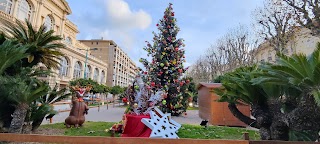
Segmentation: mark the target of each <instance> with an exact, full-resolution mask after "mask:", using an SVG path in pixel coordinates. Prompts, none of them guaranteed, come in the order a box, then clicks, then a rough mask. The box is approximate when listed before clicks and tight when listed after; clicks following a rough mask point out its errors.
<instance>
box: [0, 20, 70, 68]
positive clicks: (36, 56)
mask: <svg viewBox="0 0 320 144" xmlns="http://www.w3.org/2000/svg"><path fill="white" fill-rule="evenodd" d="M2 22H3V24H4V27H2V31H3V32H4V33H6V35H7V36H8V37H9V38H10V39H13V40H15V41H17V42H18V43H20V44H22V45H29V46H28V49H27V51H26V53H28V54H29V56H28V58H27V59H24V61H23V66H24V67H26V66H27V67H33V66H35V65H37V64H39V63H42V64H44V65H45V66H46V67H47V68H48V69H50V68H54V69H58V68H59V62H60V61H59V60H60V57H61V56H63V54H62V53H61V51H59V49H61V48H65V45H64V44H62V43H61V42H60V40H62V38H61V37H60V36H58V35H53V34H54V31H53V30H47V28H46V26H45V25H44V24H42V25H41V26H40V27H39V29H35V27H33V26H32V24H31V22H29V21H27V20H26V21H25V24H24V23H22V22H20V21H18V20H17V21H16V24H15V23H12V22H9V21H5V20H2Z"/></svg>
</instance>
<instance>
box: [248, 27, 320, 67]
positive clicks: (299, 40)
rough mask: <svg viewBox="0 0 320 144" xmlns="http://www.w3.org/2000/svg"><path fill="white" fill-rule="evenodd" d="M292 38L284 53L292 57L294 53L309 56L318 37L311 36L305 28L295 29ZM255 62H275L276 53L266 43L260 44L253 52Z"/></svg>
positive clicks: (319, 38)
mask: <svg viewBox="0 0 320 144" xmlns="http://www.w3.org/2000/svg"><path fill="white" fill-rule="evenodd" d="M294 31H295V33H294V36H293V38H292V39H291V40H290V41H289V42H288V43H287V45H286V48H285V49H284V53H285V54H287V55H292V54H294V53H303V54H306V55H309V54H311V53H312V52H313V51H314V50H315V48H316V45H317V43H318V42H320V37H317V36H313V35H311V30H309V29H307V28H299V27H297V28H295V29H294ZM254 55H255V58H254V60H255V62H272V63H273V62H275V60H276V51H275V50H274V49H273V47H271V46H270V44H269V43H268V42H267V41H266V42H264V43H262V44H261V45H260V46H259V47H258V48H257V49H256V50H255V51H254Z"/></svg>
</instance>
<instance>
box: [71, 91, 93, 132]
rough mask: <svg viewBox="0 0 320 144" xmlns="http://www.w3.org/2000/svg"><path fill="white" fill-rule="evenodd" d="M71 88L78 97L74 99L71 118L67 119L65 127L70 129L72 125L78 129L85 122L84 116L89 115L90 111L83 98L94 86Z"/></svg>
mask: <svg viewBox="0 0 320 144" xmlns="http://www.w3.org/2000/svg"><path fill="white" fill-rule="evenodd" d="M71 88H72V89H73V90H74V91H75V93H76V97H73V98H72V108H71V111H70V114H69V116H68V117H67V118H66V119H65V125H66V127H67V128H70V127H71V126H72V125H73V126H74V127H76V128H78V127H79V126H82V124H83V123H84V122H85V117H84V114H88V110H89V108H88V106H87V105H86V103H84V101H83V96H84V94H85V93H87V92H89V91H90V90H91V88H92V86H91V85H88V86H86V87H81V86H78V85H77V86H75V87H71Z"/></svg>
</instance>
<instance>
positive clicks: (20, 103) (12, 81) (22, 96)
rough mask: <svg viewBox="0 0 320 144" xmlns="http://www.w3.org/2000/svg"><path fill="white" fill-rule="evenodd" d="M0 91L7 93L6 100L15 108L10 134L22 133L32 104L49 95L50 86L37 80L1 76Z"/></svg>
mask: <svg viewBox="0 0 320 144" xmlns="http://www.w3.org/2000/svg"><path fill="white" fill-rule="evenodd" d="M8 88H9V89H8ZM0 89H1V91H2V92H4V93H5V94H4V95H5V96H6V97H5V98H4V99H6V100H7V102H8V103H10V102H11V103H12V104H14V106H15V110H14V112H13V114H12V120H11V124H10V128H9V132H11V133H21V131H22V126H23V124H24V120H25V117H26V114H27V111H28V109H29V105H30V103H31V102H33V101H34V100H35V99H37V98H39V97H40V96H41V95H44V94H45V93H47V91H48V86H47V85H45V84H44V83H43V82H40V81H38V80H36V79H35V78H30V79H25V78H23V77H18V76H17V77H9V76H6V77H4V76H1V77H0Z"/></svg>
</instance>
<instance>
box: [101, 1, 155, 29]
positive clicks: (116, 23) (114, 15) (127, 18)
mask: <svg viewBox="0 0 320 144" xmlns="http://www.w3.org/2000/svg"><path fill="white" fill-rule="evenodd" d="M106 9H107V12H108V16H109V17H110V18H111V19H112V20H111V23H112V24H113V27H114V28H122V29H135V28H139V29H142V30H144V29H146V28H148V27H149V25H150V24H151V22H152V19H151V16H150V15H149V14H148V13H146V12H145V11H143V10H141V9H140V10H138V11H132V10H131V9H130V7H129V5H128V3H126V2H125V1H123V0H108V1H106Z"/></svg>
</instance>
